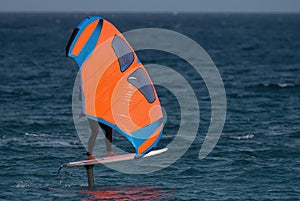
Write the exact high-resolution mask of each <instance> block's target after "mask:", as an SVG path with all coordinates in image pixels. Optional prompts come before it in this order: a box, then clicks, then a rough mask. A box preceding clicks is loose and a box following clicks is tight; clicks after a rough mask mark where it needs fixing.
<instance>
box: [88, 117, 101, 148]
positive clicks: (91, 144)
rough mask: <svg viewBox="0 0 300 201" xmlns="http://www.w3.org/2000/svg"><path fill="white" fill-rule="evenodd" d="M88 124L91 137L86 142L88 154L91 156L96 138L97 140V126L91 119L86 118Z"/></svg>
mask: <svg viewBox="0 0 300 201" xmlns="http://www.w3.org/2000/svg"><path fill="white" fill-rule="evenodd" d="M88 122H89V125H90V129H91V135H90V138H89V141H88V152H89V153H90V154H92V153H93V149H94V146H95V142H96V138H97V135H98V132H99V126H98V124H97V122H96V121H94V120H92V119H89V118H88Z"/></svg>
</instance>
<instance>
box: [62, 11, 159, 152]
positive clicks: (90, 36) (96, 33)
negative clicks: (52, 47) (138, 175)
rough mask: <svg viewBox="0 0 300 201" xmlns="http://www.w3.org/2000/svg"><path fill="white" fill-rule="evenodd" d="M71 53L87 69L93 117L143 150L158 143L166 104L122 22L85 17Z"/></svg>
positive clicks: (84, 85) (87, 105)
mask: <svg viewBox="0 0 300 201" xmlns="http://www.w3.org/2000/svg"><path fill="white" fill-rule="evenodd" d="M66 55H67V56H68V57H72V58H74V59H75V60H76V62H77V64H78V67H79V69H80V71H81V90H82V100H83V112H84V113H85V115H86V116H87V118H90V119H93V120H96V121H99V122H102V123H104V124H106V125H108V126H111V127H112V128H113V129H115V130H117V131H118V132H119V133H121V134H122V135H124V136H125V137H126V138H127V139H128V140H129V141H130V142H131V144H132V145H133V146H134V148H135V149H136V154H138V155H142V154H145V153H147V152H148V151H149V150H151V149H152V148H153V147H155V146H156V144H157V143H158V141H159V140H160V138H161V135H162V130H163V120H162V119H163V115H162V110H161V105H160V102H159V99H158V96H157V93H156V91H155V88H154V86H153V83H152V81H151V79H150V77H149V75H148V73H147V71H146V69H145V67H144V66H143V64H142V63H141V62H140V60H139V59H138V58H137V55H136V54H135V52H134V50H133V48H132V47H131V46H130V45H129V43H128V42H127V41H126V39H125V38H124V36H123V35H122V34H121V33H120V32H119V31H118V30H117V29H116V27H115V26H114V25H112V24H111V23H110V22H108V21H107V20H105V19H103V18H101V17H98V16H93V17H87V18H85V19H84V20H83V21H82V22H81V23H80V24H79V25H78V26H77V27H76V28H75V29H74V31H73V34H72V36H71V38H70V41H69V43H68V45H67V47H66Z"/></svg>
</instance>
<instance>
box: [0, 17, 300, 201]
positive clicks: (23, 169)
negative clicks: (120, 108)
mask: <svg viewBox="0 0 300 201" xmlns="http://www.w3.org/2000/svg"><path fill="white" fill-rule="evenodd" d="M88 15H91V14H90V13H87V14H51V13H47V14H13V13H1V14H0V50H1V51H0V67H1V71H0V75H1V79H0V94H1V96H0V103H1V107H0V112H1V118H0V145H1V146H0V178H1V180H0V184H1V188H0V200H298V199H300V174H299V173H300V154H299V153H300V116H299V114H300V104H299V103H300V76H299V75H300V51H299V49H300V29H299V27H300V15H299V14H268V15H266V14H155V15H154V14H138V13H137V14H109V13H106V14H102V13H93V14H92V15H101V16H103V17H105V18H107V19H108V20H110V21H111V22H113V23H114V24H115V25H116V26H117V27H118V28H119V29H120V30H121V31H128V30H132V29H137V28H145V27H158V28H165V29H170V30H174V31H177V32H179V33H182V34H184V35H186V36H188V37H190V38H191V39H193V40H194V41H196V42H197V43H199V44H200V45H201V46H202V47H203V48H204V49H205V50H206V51H207V52H208V54H209V55H210V56H211V58H212V59H213V61H214V62H215V64H216V66H217V68H218V70H219V72H220V75H221V77H222V79H223V82H224V86H225V90H226V97H227V117H226V123H225V127H224V130H223V134H222V136H221V138H220V140H219V142H218V144H217V145H216V147H215V148H214V149H213V151H212V152H211V153H210V154H209V155H208V156H207V157H206V158H205V159H203V160H199V159H198V154H199V150H200V147H201V145H202V143H203V139H204V136H205V135H206V132H207V130H208V126H209V122H210V116H211V114H210V113H211V108H210V99H209V94H208V91H207V88H206V86H205V84H204V82H203V80H202V78H201V77H199V76H196V75H195V72H194V71H193V70H192V68H191V66H189V64H187V63H186V62H185V61H183V60H182V59H180V58H178V57H176V56H175V55H171V54H168V53H165V52H161V51H154V50H151V51H150V50H147V51H140V52H138V55H139V57H140V60H141V61H142V62H143V63H144V64H148V63H156V64H161V65H166V66H170V67H172V68H174V69H175V70H177V71H178V72H180V73H181V74H182V75H183V76H184V77H185V78H186V79H187V80H188V81H189V82H190V83H191V86H192V87H193V89H194V90H195V93H196V96H197V98H198V100H199V107H200V110H201V116H200V123H199V130H198V133H197V137H196V139H195V141H194V143H193V144H192V146H191V147H190V148H189V150H188V151H187V152H186V153H185V154H184V155H183V156H182V157H181V159H179V160H178V161H176V162H175V163H173V164H172V165H171V166H169V167H167V168H165V169H163V170H160V171H157V172H154V173H151V174H146V175H144V174H137V175H131V174H124V173H121V172H118V171H114V170H111V169H109V168H107V167H105V166H101V165H99V166H96V167H95V168H94V174H95V184H96V187H94V188H88V187H87V181H86V172H85V169H84V168H70V169H65V170H64V171H63V172H62V173H61V174H58V173H57V169H58V167H59V166H60V165H61V164H62V163H65V162H68V161H74V160H80V159H84V158H85V156H84V155H83V153H85V151H86V150H85V148H84V146H83V145H82V143H81V141H80V140H79V138H78V136H77V134H76V130H75V127H74V124H73V119H72V90H73V85H74V80H75V77H76V74H77V67H76V65H75V62H74V61H72V60H71V59H69V58H66V57H65V46H66V44H67V42H68V39H69V37H70V35H71V32H72V30H73V28H74V27H75V26H76V25H77V24H78V23H79V22H80V21H81V20H82V19H83V18H84V17H86V16H88ZM166 77H167V76H166ZM157 90H158V94H159V96H160V99H161V102H162V105H163V106H164V108H165V110H166V112H167V116H168V120H167V124H166V127H165V130H164V136H163V138H162V140H161V142H160V144H159V146H160V147H163V146H165V145H166V144H168V143H169V142H170V141H171V140H172V139H173V138H174V135H172V134H174V133H176V132H177V130H178V128H179V125H180V109H178V107H179V104H178V102H177V101H176V97H175V96H173V95H172V94H170V93H169V91H168V90H166V89H164V88H163V87H158V88H157ZM115 138H116V139H117V141H118V140H119V139H118V136H115ZM121 146H122V144H121Z"/></svg>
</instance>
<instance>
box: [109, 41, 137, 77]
mask: <svg viewBox="0 0 300 201" xmlns="http://www.w3.org/2000/svg"><path fill="white" fill-rule="evenodd" d="M112 47H113V49H114V51H115V53H116V56H117V57H118V61H119V65H120V70H121V72H124V71H125V70H126V69H127V68H129V66H130V65H131V64H132V62H133V61H134V55H133V52H132V50H131V49H130V47H129V46H128V44H127V43H126V42H125V41H124V40H123V39H122V38H121V37H119V36H115V37H114V39H113V41H112Z"/></svg>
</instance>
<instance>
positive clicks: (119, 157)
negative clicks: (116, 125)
mask: <svg viewBox="0 0 300 201" xmlns="http://www.w3.org/2000/svg"><path fill="white" fill-rule="evenodd" d="M167 150H168V148H163V149H158V150H154V151H150V152H149V153H147V154H145V155H144V156H142V157H138V158H146V157H151V156H155V155H158V154H161V153H164V152H166V151H167ZM133 159H136V154H134V153H132V154H123V155H116V156H108V157H103V158H96V159H93V160H82V161H76V162H69V163H66V164H64V165H63V166H64V167H75V166H86V165H96V164H105V163H113V162H119V161H127V160H133Z"/></svg>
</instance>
